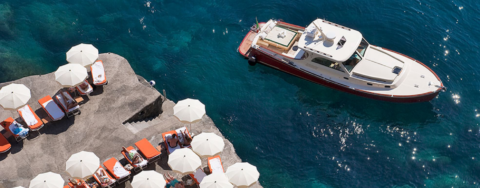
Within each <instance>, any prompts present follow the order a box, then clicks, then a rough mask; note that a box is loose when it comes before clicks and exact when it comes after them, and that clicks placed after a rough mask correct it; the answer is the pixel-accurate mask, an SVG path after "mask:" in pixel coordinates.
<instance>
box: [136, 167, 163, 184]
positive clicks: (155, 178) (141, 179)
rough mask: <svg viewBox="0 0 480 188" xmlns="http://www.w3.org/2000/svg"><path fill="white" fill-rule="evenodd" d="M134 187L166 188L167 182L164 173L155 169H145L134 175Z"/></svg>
mask: <svg viewBox="0 0 480 188" xmlns="http://www.w3.org/2000/svg"><path fill="white" fill-rule="evenodd" d="M131 184H132V187H133V188H164V187H165V185H167V182H166V181H165V179H164V178H163V175H162V174H159V173H158V172H155V171H153V170H144V171H142V172H140V174H137V175H135V176H134V177H133V180H132V183H131Z"/></svg>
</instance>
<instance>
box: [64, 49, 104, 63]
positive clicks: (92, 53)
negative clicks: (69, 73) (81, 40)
mask: <svg viewBox="0 0 480 188" xmlns="http://www.w3.org/2000/svg"><path fill="white" fill-rule="evenodd" d="M97 59H98V49H97V48H95V47H94V46H93V45H91V44H79V45H76V46H74V47H72V48H70V50H68V52H67V61H68V62H69V63H73V64H80V65H82V66H84V67H88V66H90V65H92V64H93V63H94V62H95V60H97Z"/></svg>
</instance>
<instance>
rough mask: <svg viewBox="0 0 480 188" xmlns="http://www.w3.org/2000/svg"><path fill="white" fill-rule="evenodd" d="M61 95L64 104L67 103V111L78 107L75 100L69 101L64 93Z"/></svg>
mask: <svg viewBox="0 0 480 188" xmlns="http://www.w3.org/2000/svg"><path fill="white" fill-rule="evenodd" d="M60 94H61V95H62V99H63V102H65V104H66V105H67V109H71V108H73V107H75V106H77V103H76V102H75V101H74V100H73V99H71V100H69V99H68V98H67V96H65V95H64V93H63V92H60Z"/></svg>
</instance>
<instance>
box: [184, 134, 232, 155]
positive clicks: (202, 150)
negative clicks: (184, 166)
mask: <svg viewBox="0 0 480 188" xmlns="http://www.w3.org/2000/svg"><path fill="white" fill-rule="evenodd" d="M191 145H192V149H193V151H195V153H197V154H198V155H199V156H202V157H210V156H214V155H217V154H218V153H220V152H222V151H223V148H224V147H225V142H223V139H222V137H220V136H218V135H216V134H215V133H201V134H199V135H197V136H195V137H194V138H193V141H192V144H191Z"/></svg>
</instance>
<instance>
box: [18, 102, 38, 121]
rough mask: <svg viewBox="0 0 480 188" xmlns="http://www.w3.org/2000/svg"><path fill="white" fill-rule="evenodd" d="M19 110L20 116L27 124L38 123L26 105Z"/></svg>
mask: <svg viewBox="0 0 480 188" xmlns="http://www.w3.org/2000/svg"><path fill="white" fill-rule="evenodd" d="M19 110H20V111H21V112H22V118H23V120H24V121H25V123H27V125H28V126H32V125H35V124H37V123H38V121H37V118H35V115H33V113H32V111H31V110H30V107H29V106H28V105H25V106H24V107H22V108H20V109H19Z"/></svg>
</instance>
